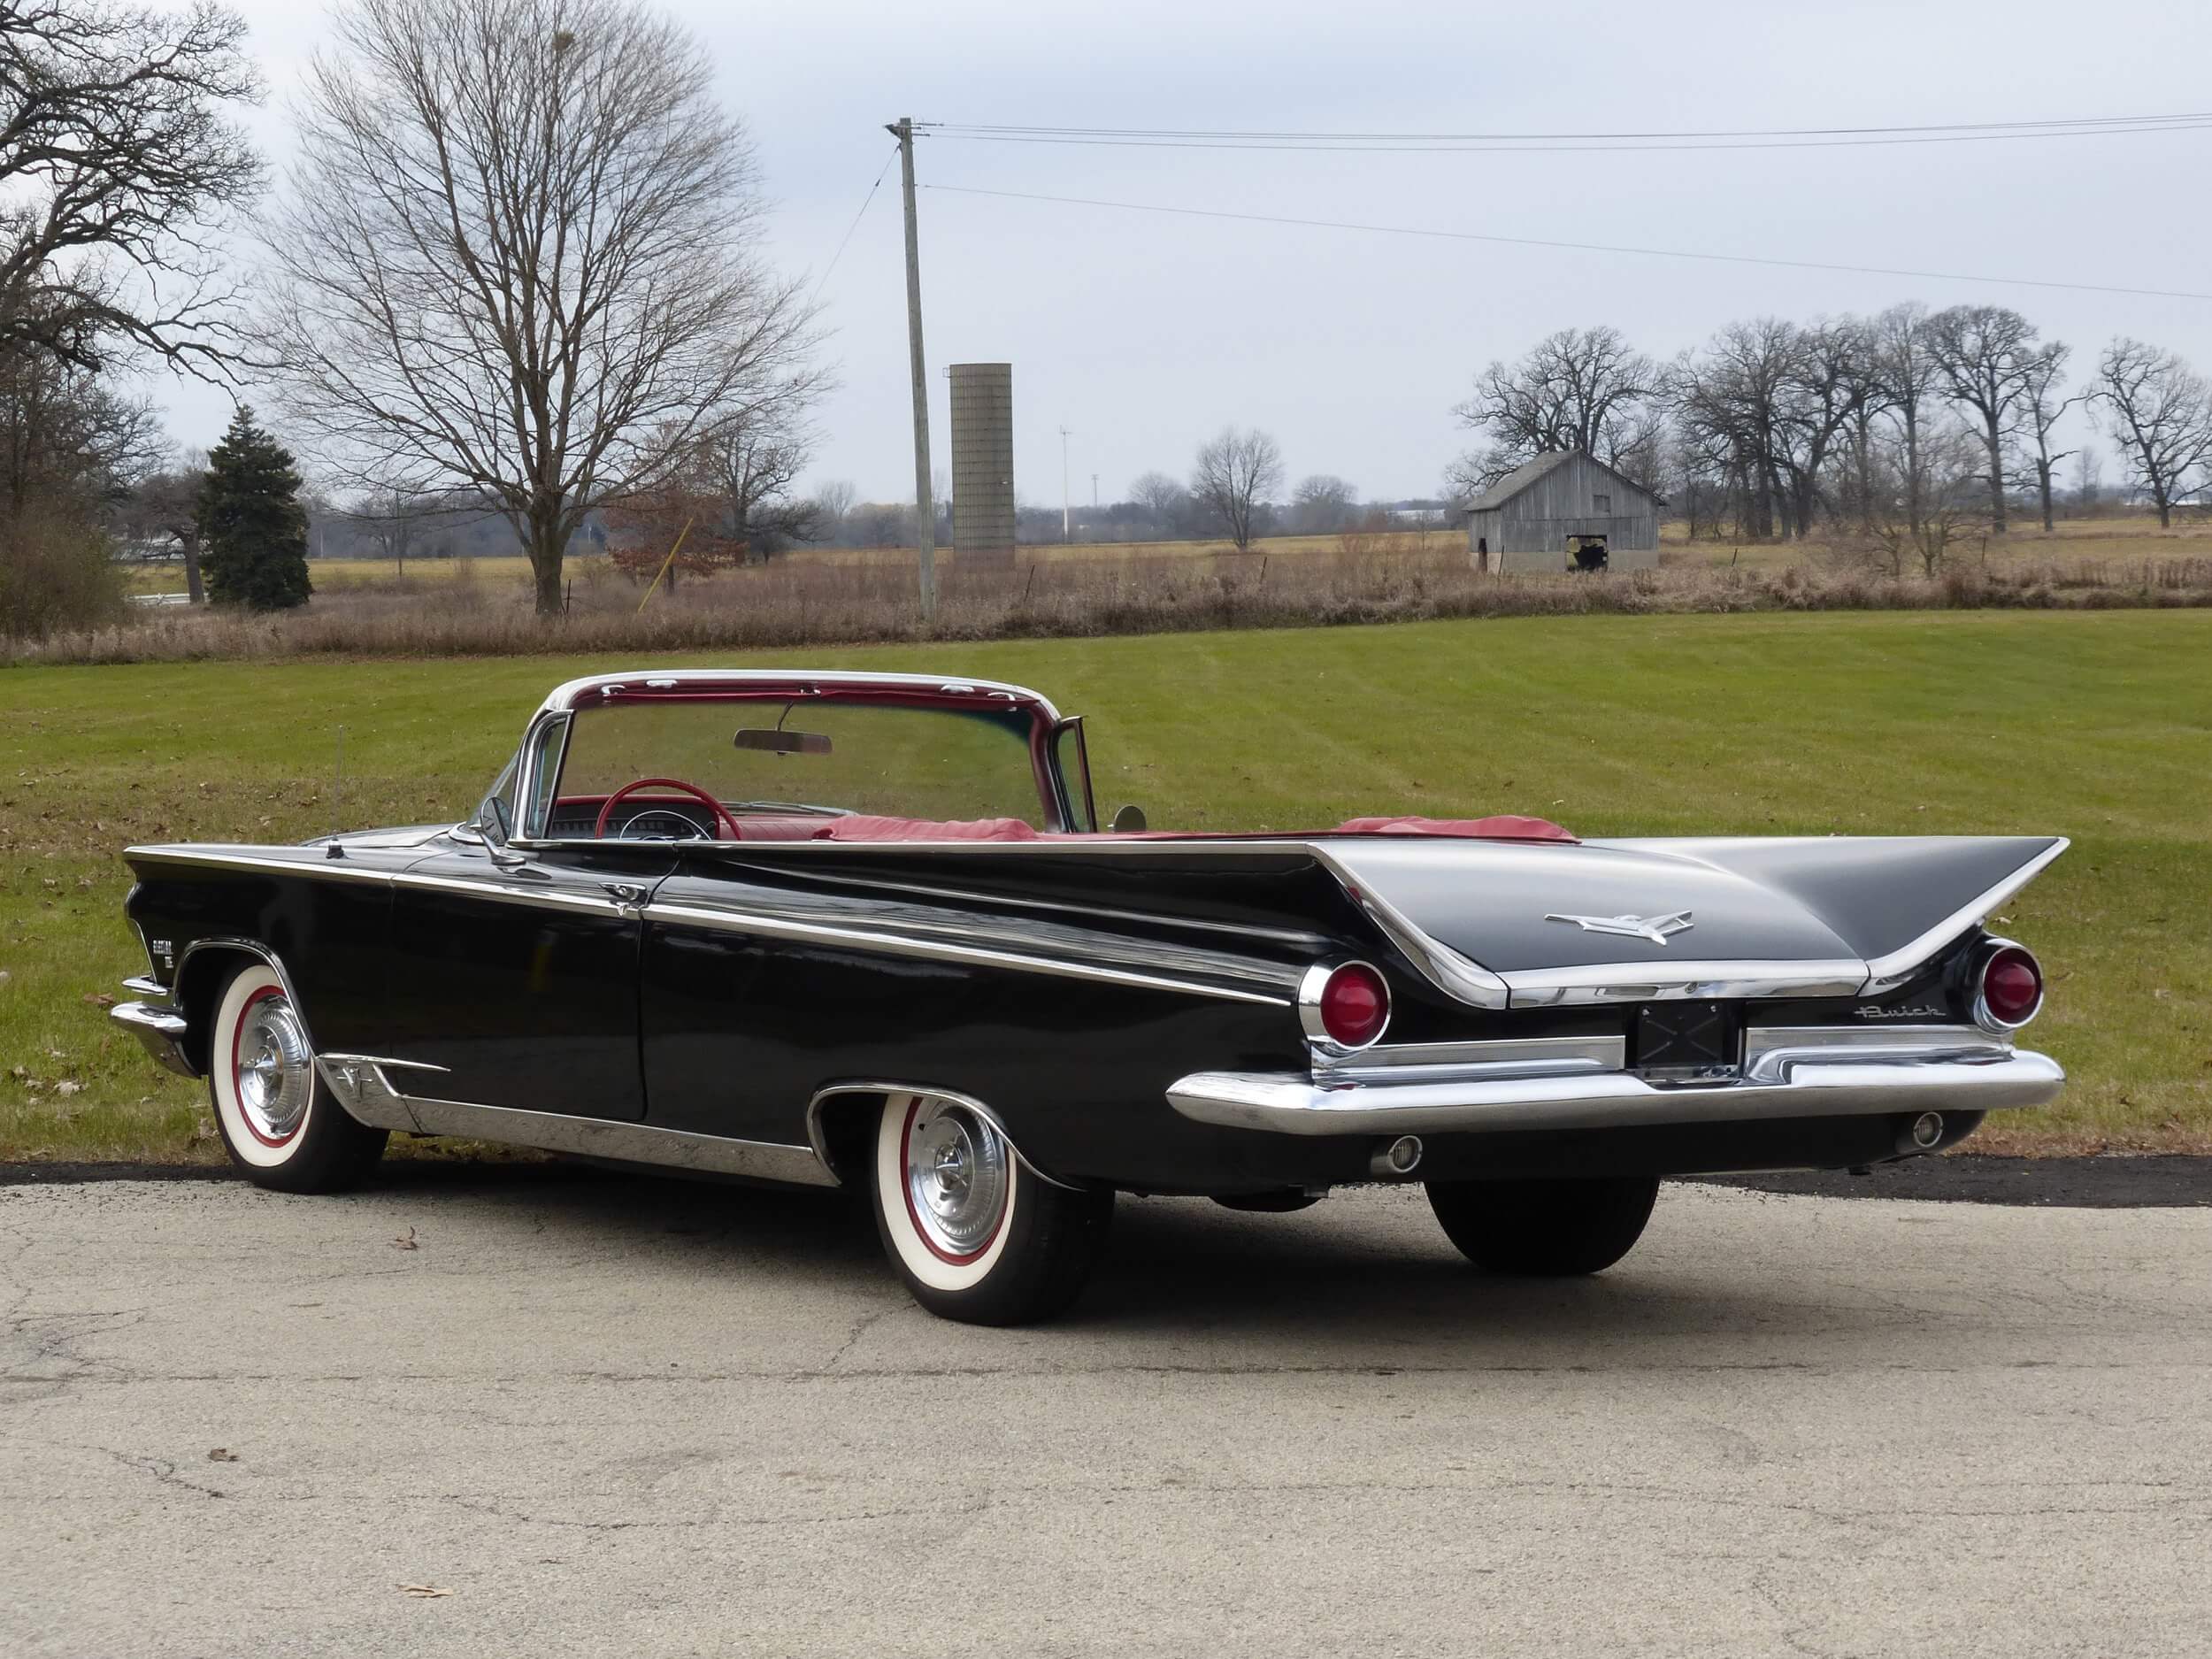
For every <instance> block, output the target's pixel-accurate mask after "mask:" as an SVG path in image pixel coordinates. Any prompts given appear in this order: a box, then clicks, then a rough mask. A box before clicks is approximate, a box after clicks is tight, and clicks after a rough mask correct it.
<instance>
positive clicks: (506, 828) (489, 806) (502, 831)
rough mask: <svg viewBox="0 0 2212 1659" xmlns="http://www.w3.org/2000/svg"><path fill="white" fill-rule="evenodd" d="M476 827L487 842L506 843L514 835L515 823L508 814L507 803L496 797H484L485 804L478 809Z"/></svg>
mask: <svg viewBox="0 0 2212 1659" xmlns="http://www.w3.org/2000/svg"><path fill="white" fill-rule="evenodd" d="M476 827H477V828H478V829H480V830H481V831H482V832H483V833H484V838H485V840H487V841H506V840H508V839H509V838H510V837H511V835H512V834H513V833H514V821H513V819H511V818H510V817H509V816H508V813H507V803H505V802H504V801H503V800H501V799H500V798H499V797H498V796H497V795H486V796H485V797H484V803H483V804H482V805H481V806H480V807H478V808H477V809H476Z"/></svg>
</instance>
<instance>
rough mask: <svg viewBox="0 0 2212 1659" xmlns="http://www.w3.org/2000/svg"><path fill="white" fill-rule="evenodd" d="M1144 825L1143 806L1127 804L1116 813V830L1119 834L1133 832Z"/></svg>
mask: <svg viewBox="0 0 2212 1659" xmlns="http://www.w3.org/2000/svg"><path fill="white" fill-rule="evenodd" d="M1143 827H1144V809H1143V808H1142V807H1141V806H1125V807H1124V808H1122V810H1120V811H1118V812H1117V813H1115V814H1114V830H1115V833H1117V834H1121V835H1130V834H1133V833H1136V832H1137V831H1138V830H1141V829H1142V828H1143Z"/></svg>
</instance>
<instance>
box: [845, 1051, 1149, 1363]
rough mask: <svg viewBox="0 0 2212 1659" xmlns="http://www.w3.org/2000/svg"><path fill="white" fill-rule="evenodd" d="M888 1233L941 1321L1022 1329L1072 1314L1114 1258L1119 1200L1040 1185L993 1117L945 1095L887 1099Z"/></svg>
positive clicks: (894, 1255) (889, 1251) (881, 1184)
mask: <svg viewBox="0 0 2212 1659" xmlns="http://www.w3.org/2000/svg"><path fill="white" fill-rule="evenodd" d="M873 1176H874V1179H873V1181H872V1186H873V1187H874V1189H875V1211H876V1230H877V1232H878V1233H879V1234H880V1236H881V1237H882V1240H883V1248H884V1253H885V1254H886V1255H887V1256H889V1257H890V1259H891V1264H892V1266H893V1267H895V1269H897V1271H898V1273H899V1276H900V1278H902V1279H904V1280H905V1281H906V1286H907V1288H908V1289H909V1290H910V1291H911V1292H912V1293H913V1294H914V1298H915V1300H916V1301H918V1302H920V1303H921V1304H922V1305H923V1306H924V1307H925V1308H927V1309H928V1310H930V1311H931V1312H932V1313H935V1314H940V1315H942V1316H943V1317H946V1318H949V1319H960V1320H964V1321H966V1322H968V1323H971V1324H975V1325H1021V1324H1025V1323H1027V1322H1029V1321H1031V1320H1033V1319H1042V1318H1047V1317H1050V1316H1051V1315H1053V1314H1055V1313H1057V1312H1059V1311H1060V1310H1062V1309H1064V1308H1065V1307H1066V1306H1067V1304H1068V1303H1069V1302H1072V1301H1073V1300H1074V1299H1075V1297H1076V1295H1077V1294H1079V1292H1080V1291H1081V1290H1082V1288H1083V1285H1084V1282H1085V1281H1086V1280H1087V1279H1088V1278H1089V1277H1090V1272H1091V1270H1092V1268H1093V1267H1094V1266H1095V1265H1096V1264H1097V1262H1098V1258H1099V1256H1100V1254H1101V1253H1102V1250H1103V1248H1104V1247H1105V1242H1106V1233H1107V1228H1108V1225H1109V1223H1110V1220H1111V1218H1112V1215H1113V1202H1114V1195H1113V1194H1112V1193H1110V1192H1079V1191H1076V1190H1074V1189H1072V1188H1070V1187H1061V1186H1057V1185H1056V1184H1054V1183H1052V1182H1050V1181H1048V1180H1046V1179H1044V1178H1043V1177H1041V1176H1040V1175H1038V1174H1037V1173H1036V1172H1035V1171H1033V1170H1032V1169H1030V1168H1029V1166H1028V1165H1027V1164H1024V1163H1023V1162H1022V1159H1021V1156H1020V1154H1018V1152H1016V1151H1015V1150H1014V1148H1013V1146H1012V1144H1011V1143H1010V1141H1008V1140H1007V1139H1006V1137H1005V1135H1004V1134H1003V1133H1001V1131H1000V1129H999V1126H998V1125H997V1123H996V1122H995V1121H994V1120H993V1119H992V1118H990V1117H989V1116H988V1115H987V1114H986V1113H984V1112H982V1111H979V1110H977V1109H976V1108H975V1107H974V1106H973V1105H972V1103H970V1102H964V1101H962V1100H959V1099H956V1098H954V1097H949V1096H946V1095H941V1094H906V1093H901V1094H892V1095H889V1096H887V1098H886V1099H885V1101H884V1103H883V1111H882V1116H881V1118H880V1119H879V1122H878V1124H877V1128H876V1145H875V1158H874V1165H873Z"/></svg>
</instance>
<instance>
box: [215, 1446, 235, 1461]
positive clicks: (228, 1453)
mask: <svg viewBox="0 0 2212 1659" xmlns="http://www.w3.org/2000/svg"><path fill="white" fill-rule="evenodd" d="M207 1461H208V1462H209V1463H236V1462H237V1461H238V1454H237V1453H236V1452H234V1451H232V1450H231V1449H230V1448H228V1447H227V1446H218V1447H217V1448H215V1449H214V1450H213V1451H211V1452H210V1453H209V1454H208V1455H207Z"/></svg>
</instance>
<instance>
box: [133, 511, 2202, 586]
mask: <svg viewBox="0 0 2212 1659" xmlns="http://www.w3.org/2000/svg"><path fill="white" fill-rule="evenodd" d="M1660 544H1661V545H1660V555H1659V557H1660V563H1661V564H1662V565H1663V566H1665V567H1667V568H1669V569H1676V570H1694V569H1701V568H1719V569H1753V570H1780V569H1784V568H1786V567H1788V566H1791V565H1813V566H1823V565H1833V564H1835V563H1836V562H1838V561H1839V560H1841V559H1845V558H1847V557H1848V553H1847V549H1842V548H1839V546H1838V545H1837V544H1836V543H1834V542H1832V541H1828V540H1825V539H1824V538H1817V537H1816V538H1812V539H1809V540H1807V541H1743V540H1741V539H1740V538H1737V537H1733V536H1718V537H1712V536H1699V537H1697V538H1696V539H1694V540H1693V539H1692V538H1691V537H1690V536H1689V534H1687V532H1686V530H1685V529H1684V527H1683V526H1681V525H1679V524H1671V525H1668V526H1665V527H1664V528H1663V530H1662V531H1661V533H1660ZM1464 545H1465V538H1464V536H1463V535H1462V534H1460V533H1459V532H1457V531H1455V530H1444V529H1433V530H1428V531H1416V530H1396V531H1386V532H1372V531H1349V532H1346V533H1344V534H1337V535H1285V536H1267V537H1263V538H1262V539H1261V540H1259V541H1256V542H1255V543H1254V544H1253V547H1252V550H1251V551H1250V552H1249V553H1245V554H1239V553H1238V552H1237V551H1236V550H1235V549H1233V547H1232V546H1231V545H1230V544H1229V543H1228V542H1226V541H1205V540H1197V541H1073V542H1050V543H1042V544H1039V545H1036V546H1032V547H1025V548H1022V549H1019V550H1018V553H1017V554H1016V556H1015V562H1014V568H1015V571H1016V572H1017V573H1018V574H1019V575H1022V576H1026V574H1027V572H1028V570H1029V567H1030V566H1032V565H1040V566H1044V567H1046V568H1047V570H1049V569H1050V568H1052V567H1059V566H1069V565H1077V566H1095V565H1102V564H1114V565H1133V564H1148V563H1150V562H1152V561H1158V560H1169V561H1171V560H1203V561H1205V562H1207V563H1208V564H1209V565H1215V566H1218V567H1226V568H1230V569H1243V568H1245V567H1251V568H1254V569H1256V567H1257V566H1258V565H1261V564H1262V563H1263V562H1264V563H1268V564H1272V563H1273V562H1274V561H1277V560H1284V561H1292V562H1295V561H1303V560H1310V559H1316V558H1320V559H1325V560H1331V561H1338V560H1341V559H1343V558H1345V557H1348V556H1349V557H1417V558H1423V559H1430V560H1448V559H1450V558H1451V557H1454V556H1455V555H1456V554H1457V553H1459V552H1460V551H1461V550H1462V549H1463V548H1464ZM937 557H938V561H939V565H940V568H941V569H943V570H944V571H946V572H948V573H949V572H955V571H956V570H957V569H958V568H959V561H958V559H957V558H956V557H954V555H953V554H952V553H951V552H950V551H949V549H939V551H938V555H937ZM2191 557H2212V516H2197V515H2191V516H2188V517H2186V518H2184V517H2179V516H2177V518H2176V519H2175V521H2174V524H2173V526H2172V527H2171V528H2170V529H2165V530H2162V529H2160V528H2159V526H2158V521H2157V520H2156V519H2155V518H2151V517H2149V516H2148V515H2143V516H2140V517H2130V518H2081V519H2070V520H2067V521H2064V522H2062V523H2061V524H2060V525H2059V526H2057V527H2056V528H2055V529H2054V530H2051V531H2049V532H2046V531H2045V530H2044V529H2043V528H2042V526H2040V525H2039V524H2033V523H2030V524H2028V525H2026V526H2020V525H2016V526H2014V528H2013V529H2012V530H2011V531H2010V532H2008V534H2005V535H2002V536H1993V535H1992V536H1970V537H1967V538H1965V539H1964V540H1963V541H1962V542H1961V543H1960V544H1959V550H1958V551H1957V553H1956V555H1955V558H1956V562H1957V563H1958V564H1959V565H1963V566H1965V567H1968V568H1973V567H1976V566H1981V565H1987V566H1991V567H1993V568H1999V569H2001V568H2004V567H2007V566H2011V565H2022V564H2036V563H2050V562H2052V561H2062V562H2067V563H2073V562H2078V561H2091V560H2125V561H2137V560H2143V559H2163V558H2191ZM913 560H914V549H911V548H907V547H871V548H804V549H799V550H797V551H795V552H793V553H789V554H787V555H785V556H784V557H782V558H780V560H778V561H777V564H778V565H779V566H780V567H783V568H788V569H793V570H807V569H825V570H852V569H856V568H857V569H864V570H877V569H883V570H895V571H901V572H903V571H905V570H908V569H910V567H911V566H912V564H913ZM598 564H599V561H598V560H597V559H596V558H595V557H589V556H584V557H577V558H575V559H573V560H572V570H573V571H574V572H579V573H584V572H589V571H591V570H592V569H593V568H595V566H596V565H598ZM308 569H309V572H310V573H311V575H312V576H313V577H314V580H315V586H316V588H317V589H318V590H319V591H320V592H324V593H331V592H334V591H338V590H342V589H354V588H370V589H376V588H388V587H389V586H391V585H392V584H395V583H396V582H401V581H404V582H406V583H408V584H411V585H413V586H418V587H421V588H433V587H434V586H435V585H436V584H440V583H445V582H455V581H458V582H462V583H470V582H473V583H476V584H479V585H480V586H481V587H483V588H487V589H490V590H502V589H512V588H518V587H521V586H524V585H526V583H527V582H528V580H529V575H530V565H529V561H528V560H526V559H525V558H523V557H519V556H516V557H504V558H478V559H425V558H416V559H411V560H409V561H407V564H406V566H405V568H404V570H402V569H401V568H399V567H398V566H396V565H395V564H394V563H393V562H392V561H391V560H389V559H350V558H348V559H340V558H327V559H310V560H309V561H308ZM729 574H730V575H731V576H734V577H742V576H743V575H745V574H746V572H730V573H729ZM130 580H131V587H132V590H133V591H134V592H136V593H145V594H156V593H182V592H183V591H184V572H183V570H182V569H181V567H180V566H178V565H145V566H141V567H139V568H137V569H135V570H134V571H133V572H131V579H130Z"/></svg>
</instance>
